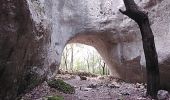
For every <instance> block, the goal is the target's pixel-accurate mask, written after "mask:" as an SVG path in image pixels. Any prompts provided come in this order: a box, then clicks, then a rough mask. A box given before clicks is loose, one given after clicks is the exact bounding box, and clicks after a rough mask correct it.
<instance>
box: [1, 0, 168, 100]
mask: <svg viewBox="0 0 170 100" xmlns="http://www.w3.org/2000/svg"><path fill="white" fill-rule="evenodd" d="M136 2H137V3H138V5H139V6H140V7H142V8H145V9H146V10H148V11H149V17H150V21H151V22H150V23H151V27H152V29H153V33H154V35H155V42H156V49H157V52H158V57H159V63H160V69H161V70H160V72H161V83H162V87H163V88H170V85H169V84H168V83H169V81H170V78H169V67H170V66H169V64H170V62H169V60H168V58H169V54H170V52H169V50H168V49H169V48H170V47H169V42H170V41H169V38H170V34H169V33H170V32H169V29H170V25H169V22H170V18H169V16H170V11H169V10H170V1H169V0H136ZM0 4H1V5H2V6H0V99H2V100H10V99H11V98H15V97H16V96H18V95H20V94H21V93H24V91H25V90H29V89H31V88H32V87H34V86H35V85H36V84H38V83H40V82H41V81H43V80H46V79H50V78H53V77H54V76H55V74H56V72H57V70H58V68H59V64H60V59H61V55H62V52H63V49H64V47H65V45H66V44H68V43H83V44H87V45H91V46H93V47H95V48H96V49H97V50H98V52H99V53H100V54H101V56H102V57H103V59H104V60H105V62H106V63H107V65H108V66H109V68H110V70H111V73H112V75H114V76H115V77H119V78H122V79H124V80H126V81H129V82H136V81H137V82H143V81H144V80H145V59H144V54H143V49H142V42H141V36H140V31H139V28H138V26H137V24H136V23H135V22H134V21H132V20H131V19H129V18H128V17H126V16H124V15H122V14H121V13H120V12H119V11H118V9H119V8H122V9H123V8H124V4H123V1H122V0H119V1H117V0H15V1H12V0H1V1H0ZM6 83H7V84H6Z"/></svg>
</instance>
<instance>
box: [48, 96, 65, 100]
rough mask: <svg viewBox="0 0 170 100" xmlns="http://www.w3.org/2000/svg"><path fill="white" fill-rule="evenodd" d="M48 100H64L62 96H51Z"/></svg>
mask: <svg viewBox="0 0 170 100" xmlns="http://www.w3.org/2000/svg"><path fill="white" fill-rule="evenodd" d="M47 98H48V99H47V100H64V98H63V97H62V96H50V97H47Z"/></svg>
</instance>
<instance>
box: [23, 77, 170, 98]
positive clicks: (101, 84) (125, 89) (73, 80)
mask: <svg viewBox="0 0 170 100" xmlns="http://www.w3.org/2000/svg"><path fill="white" fill-rule="evenodd" d="M56 78H60V79H63V80H64V81H65V82H66V83H69V84H71V85H72V86H74V87H75V90H76V91H75V93H74V94H64V93H62V92H59V91H57V90H56V89H53V88H50V87H49V86H48V84H47V82H44V83H43V84H41V85H39V86H38V87H36V88H35V89H33V90H32V91H31V92H29V93H27V94H25V95H24V96H23V97H22V100H46V97H48V96H56V95H62V96H63V97H64V100H150V99H149V98H146V96H145V93H146V88H145V85H144V84H140V83H136V84H130V83H125V82H123V81H122V80H119V79H115V78H113V77H110V76H103V77H86V78H87V79H86V78H85V79H86V80H82V79H81V78H80V77H79V76H77V75H69V74H66V75H61V74H60V75H57V77H56ZM168 96H169V94H168V93H166V91H160V96H159V99H161V100H170V99H168Z"/></svg>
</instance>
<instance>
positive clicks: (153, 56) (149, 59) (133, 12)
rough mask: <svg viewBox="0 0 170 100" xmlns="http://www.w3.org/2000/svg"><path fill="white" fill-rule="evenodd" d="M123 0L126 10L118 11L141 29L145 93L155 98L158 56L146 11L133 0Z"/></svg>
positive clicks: (157, 81)
mask: <svg viewBox="0 0 170 100" xmlns="http://www.w3.org/2000/svg"><path fill="white" fill-rule="evenodd" d="M123 1H124V4H125V6H126V11H122V10H120V12H121V13H123V14H125V15H127V16H128V17H130V18H131V19H133V20H134V21H135V22H136V23H137V24H138V25H139V28H140V31H141V35H142V41H143V49H144V54H145V59H146V70H147V95H148V96H151V97H152V98H157V92H158V90H159V85H160V76H159V67H158V57H157V52H156V49H155V43H154V35H153V33H152V29H151V27H150V24H149V19H148V15H147V13H146V12H144V11H142V10H140V9H139V7H138V6H137V5H136V3H135V2H134V0H123Z"/></svg>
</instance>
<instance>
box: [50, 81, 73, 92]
mask: <svg viewBox="0 0 170 100" xmlns="http://www.w3.org/2000/svg"><path fill="white" fill-rule="evenodd" d="M48 85H49V86H50V87H51V88H55V89H57V90H58V91H61V92H63V93H66V94H73V93H75V89H74V87H73V86H71V85H70V84H67V83H66V82H64V81H63V80H61V79H53V80H50V81H48Z"/></svg>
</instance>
